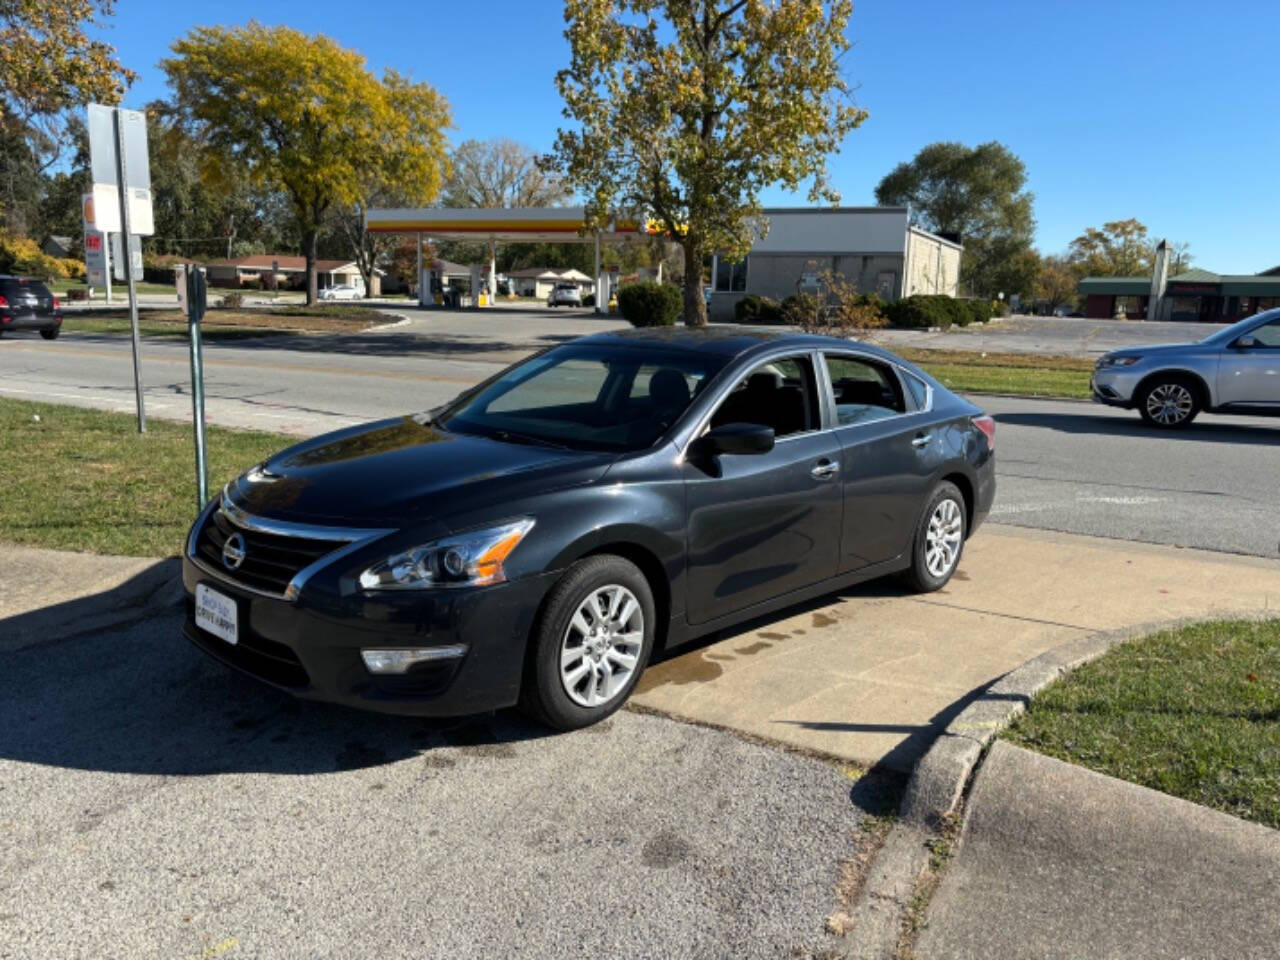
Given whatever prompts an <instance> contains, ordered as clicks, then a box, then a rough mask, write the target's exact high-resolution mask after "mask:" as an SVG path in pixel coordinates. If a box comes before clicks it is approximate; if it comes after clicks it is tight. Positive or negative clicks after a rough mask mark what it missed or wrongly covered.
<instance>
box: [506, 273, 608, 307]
mask: <svg viewBox="0 0 1280 960" xmlns="http://www.w3.org/2000/svg"><path fill="white" fill-rule="evenodd" d="M507 279H508V280H509V281H510V282H511V284H512V293H514V294H515V295H516V296H517V297H536V298H537V299H539V300H542V299H545V298H546V297H548V296H550V295H551V291H552V290H553V289H555V285H556V284H557V283H566V282H567V283H576V284H577V285H578V289H579V290H580V291H582V292H583V293H590V292H591V291H592V290H594V289H595V286H596V285H595V281H594V280H592V279H591V278H590V277H589V276H587V275H586V274H585V273H583V272H582V271H581V270H574V269H572V268H570V269H567V270H559V269H553V268H551V267H527V268H525V269H524V270H511V271H508V273H507Z"/></svg>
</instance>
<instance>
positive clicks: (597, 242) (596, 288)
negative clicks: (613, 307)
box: [595, 230, 609, 316]
mask: <svg viewBox="0 0 1280 960" xmlns="http://www.w3.org/2000/svg"><path fill="white" fill-rule="evenodd" d="M600 280H601V277H600V231H599V230H597V231H596V287H595V294H596V315H597V316H599V315H600V314H602V313H604V312H605V310H608V309H609V304H608V303H606V304H604V309H601V304H600V296H601V290H600V287H601V282H600Z"/></svg>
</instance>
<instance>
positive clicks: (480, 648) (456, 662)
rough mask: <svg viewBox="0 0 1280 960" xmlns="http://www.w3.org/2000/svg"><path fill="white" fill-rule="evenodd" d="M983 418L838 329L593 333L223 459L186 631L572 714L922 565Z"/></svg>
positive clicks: (989, 478)
mask: <svg viewBox="0 0 1280 960" xmlns="http://www.w3.org/2000/svg"><path fill="white" fill-rule="evenodd" d="M994 432H995V427H994V423H993V422H992V420H991V418H990V417H987V416H984V415H983V413H982V411H981V410H979V409H978V408H977V407H975V406H973V405H972V404H970V403H968V402H967V401H965V400H963V399H961V398H960V397H957V396H956V395H954V394H952V393H951V392H949V391H948V390H946V389H945V388H944V387H942V386H941V385H940V384H938V383H937V382H936V381H935V380H933V379H931V378H930V377H929V376H928V375H926V374H925V373H923V372H922V371H920V370H919V369H917V368H916V367H914V366H913V365H911V364H910V363H907V362H906V361H904V360H901V359H899V358H897V357H895V356H894V355H892V354H890V353H887V352H885V351H883V350H880V349H877V348H875V347H872V346H869V345H864V344H860V343H856V342H852V341H846V340H836V339H830V338H826V337H817V336H808V335H802V334H791V333H782V334H773V335H769V334H758V333H743V332H740V331H736V330H715V331H695V330H686V329H683V328H680V329H663V330H637V331H628V332H624V333H607V334H599V335H596V336H591V337H586V338H584V339H580V340H575V341H573V342H570V343H567V344H564V345H562V346H558V347H555V348H553V349H551V350H548V351H545V352H543V353H541V354H537V355H535V356H533V357H531V358H529V359H526V360H524V361H523V362H521V363H517V364H516V365H514V366H512V367H510V368H509V369H507V370H504V371H502V372H501V373H499V374H497V375H496V376H494V377H493V378H491V379H490V380H488V381H486V382H484V383H482V384H480V385H478V386H477V387H475V388H473V389H471V390H469V391H467V392H465V393H463V394H462V395H461V396H459V397H458V398H457V399H455V400H454V401H452V402H451V403H448V404H446V405H444V406H442V407H439V408H437V409H434V410H431V411H429V412H426V413H421V414H417V415H413V416H405V417H400V418H396V419H390V420H383V421H379V422H376V423H372V424H368V425H366V426H360V427H355V428H351V429H347V430H342V431H339V432H336V433H331V434H328V435H325V436H321V437H316V438H314V439H312V440H308V441H306V442H304V443H301V444H298V445H297V446H294V447H291V448H289V449H287V450H284V451H282V452H281V453H279V454H277V455H275V456H273V457H271V458H270V459H268V460H266V461H264V462H263V463H261V464H259V465H257V466H255V467H254V468H253V469H251V470H249V471H248V472H246V473H245V474H243V475H242V476H240V477H238V478H237V479H236V480H234V481H232V482H231V483H229V484H228V485H227V486H226V488H225V489H224V490H223V491H222V493H221V495H220V496H217V497H215V498H214V499H213V500H212V501H211V502H210V503H209V504H208V506H207V507H206V508H205V509H204V510H203V511H202V512H201V514H200V516H199V517H198V519H197V520H196V522H195V525H194V526H193V527H192V529H191V533H190V535H189V537H188V540H187V545H186V550H185V562H184V566H183V577H184V582H185V586H186V589H187V592H188V603H187V620H186V624H185V627H184V633H185V635H186V637H187V638H188V639H189V640H191V641H192V642H193V643H194V644H195V645H196V646H198V647H199V648H200V649H201V650H203V651H205V652H206V653H209V654H211V655H212V656H214V657H216V658H217V659H219V660H221V661H223V662H225V663H227V664H229V665H230V666H232V667H235V668H238V669H240V670H242V671H245V672H247V673H249V674H252V675H253V676H255V677H258V678H260V679H262V680H264V681H266V682H268V683H271V684H274V685H275V686H277V687H280V688H283V689H285V690H288V691H291V692H293V693H295V694H297V695H299V696H302V697H307V698H312V699H317V700H326V701H332V702H337V703H342V704H348V705H351V706H357V707H363V708H367V709H373V710H382V711H387V712H396V713H409V714H419V715H454V714H466V713H474V712H480V711H485V710H492V709H496V708H500V707H507V706H511V705H514V704H519V705H521V706H522V707H523V708H524V709H525V710H526V711H527V712H529V713H530V714H531V715H533V716H534V717H536V718H538V719H540V720H541V721H542V722H544V723H546V724H548V725H550V726H552V727H555V728H559V729H571V728H575V727H580V726H584V725H586V724H589V723H593V722H595V721H597V720H599V719H601V718H603V717H605V716H607V715H608V714H609V713H611V712H612V711H614V710H616V709H618V707H619V706H621V705H622V703H623V702H624V701H625V700H626V699H627V697H628V696H629V695H630V693H631V691H632V690H633V689H634V688H635V685H636V682H637V681H638V679H639V678H640V674H641V672H642V671H643V670H644V668H645V665H646V664H647V663H648V662H649V659H650V657H651V655H652V654H653V652H654V650H655V649H671V648H674V647H676V646H678V645H680V644H683V643H686V642H688V641H690V640H692V639H694V638H696V637H698V636H701V635H705V634H707V633H710V632H713V631H716V630H719V629H721V628H724V627H728V626H731V625H733V624H735V623H738V622H740V621H743V620H746V619H748V618H751V617H758V616H760V615H761V614H765V613H768V612H770V611H772V610H776V609H778V608H781V607H784V606H787V605H789V604H794V603H796V602H798V601H803V600H806V599H809V598H812V597H816V596H819V595H822V594H825V593H829V592H832V591H834V590H838V589H840V588H843V587H845V586H848V585H850V584H853V583H857V582H859V581H863V580H869V579H871V578H874V577H881V576H885V575H888V574H896V575H899V576H901V577H902V578H903V579H904V580H905V581H906V583H907V584H909V585H910V587H911V588H913V589H915V590H918V591H930V590H937V589H939V588H940V587H942V586H943V585H944V584H946V583H947V581H948V580H949V579H950V578H951V576H952V574H953V573H954V572H955V570H956V566H957V564H959V562H960V559H961V555H962V552H963V550H964V545H965V540H966V538H968V536H969V535H970V534H971V533H972V532H973V531H974V530H975V529H976V528H977V526H978V524H979V523H981V522H982V520H983V519H984V518H985V517H986V515H987V514H988V512H989V511H990V509H991V504H992V500H993V498H994V495H995V462H994Z"/></svg>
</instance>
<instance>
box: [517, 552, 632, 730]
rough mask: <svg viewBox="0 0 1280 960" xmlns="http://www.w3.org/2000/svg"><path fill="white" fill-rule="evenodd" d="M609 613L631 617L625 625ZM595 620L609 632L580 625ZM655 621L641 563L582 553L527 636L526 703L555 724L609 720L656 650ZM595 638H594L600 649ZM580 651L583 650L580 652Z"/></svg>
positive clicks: (539, 717) (538, 717) (524, 707)
mask: <svg viewBox="0 0 1280 960" xmlns="http://www.w3.org/2000/svg"><path fill="white" fill-rule="evenodd" d="M601 598H603V602H604V604H605V606H606V609H605V610H603V611H602V610H601V607H600V605H599V604H600V602H601ZM615 601H616V605H615ZM593 604H594V607H593V606H592V605H593ZM632 604H634V609H632ZM591 609H594V610H596V611H597V612H598V613H600V614H601V616H600V618H599V619H598V620H594V621H593V618H591V617H589V616H588V613H589V611H590V610H591ZM608 613H613V614H618V615H620V616H622V617H624V618H625V619H624V620H623V622H622V625H621V627H620V628H614V627H613V626H612V624H611V623H610V621H609V619H608V618H607V616H606V614H608ZM637 618H639V620H637ZM595 623H598V624H600V625H602V626H605V627H606V632H605V633H604V634H600V635H595V636H593V635H591V634H589V633H587V632H585V631H583V630H582V629H580V626H582V625H594V624H595ZM655 626H656V620H655V608H654V603H653V591H652V589H651V588H650V587H649V581H648V580H646V579H645V576H644V574H643V573H641V572H640V568H639V567H637V566H636V565H635V564H634V563H632V562H631V561H629V560H624V559H623V558H622V557H617V556H612V555H601V556H595V557H587V558H585V559H583V560H579V561H578V562H577V563H575V564H574V565H573V566H572V567H570V568H569V569H568V571H567V572H566V573H565V575H564V576H563V577H561V578H560V580H559V581H558V582H557V583H556V585H555V586H554V587H552V588H551V592H550V593H549V594H547V599H546V602H545V603H544V604H543V609H542V613H541V615H540V616H539V618H538V622H537V624H536V625H535V626H534V629H533V635H532V636H531V637H530V638H529V639H530V648H531V649H530V655H529V660H528V661H527V667H526V669H525V677H524V690H523V692H522V694H521V698H520V707H521V709H522V710H523V711H524V712H525V713H526V714H527V715H529V716H530V717H532V718H533V719H535V720H537V721H539V722H541V723H544V724H546V725H547V726H549V727H552V728H554V729H556V730H577V729H578V728H580V727H585V726H589V725H590V724H593V723H598V722H599V721H601V720H603V719H604V718H605V717H607V716H609V715H610V714H611V713H613V712H614V711H615V710H617V709H618V708H619V707H621V706H622V705H623V704H624V703H626V701H627V698H628V697H629V696H630V695H631V691H632V690H633V689H635V685H636V682H637V681H638V680H639V679H640V674H641V673H643V672H644V668H645V665H646V664H648V662H649V654H650V653H651V652H652V650H653V637H654V628H655ZM624 638H625V639H624ZM589 644H596V647H595V652H591V651H590V650H589V649H588V645H589ZM578 650H583V651H584V652H583V653H581V654H577V655H576V656H575V652H576V651H578ZM628 660H630V664H629V666H628V665H627V662H628ZM562 664H563V666H562ZM624 671H625V672H624ZM602 684H603V686H602ZM610 684H612V685H613V686H612V688H610Z"/></svg>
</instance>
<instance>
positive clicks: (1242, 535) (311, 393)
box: [0, 310, 1280, 557]
mask: <svg viewBox="0 0 1280 960" xmlns="http://www.w3.org/2000/svg"><path fill="white" fill-rule="evenodd" d="M1035 322H1037V323H1056V324H1075V325H1080V324H1081V323H1082V321H1078V320H1050V319H1041V320H1037V321H1035ZM1090 323H1093V324H1095V325H1096V324H1097V323H1098V321H1090ZM617 325H618V324H617V321H614V320H598V319H594V318H591V317H590V316H588V315H586V314H585V313H578V314H576V315H575V314H568V313H563V314H559V313H552V312H551V311H546V310H525V311H501V310H499V311H492V312H486V313H481V314H438V313H435V314H422V313H418V314H415V315H413V317H412V319H411V320H410V322H409V323H408V324H407V325H404V326H401V327H396V328H391V329H387V330H384V331H381V332H376V333H366V334H358V335H350V336H341V337H333V338H307V337H271V338H263V339H250V340H233V341H222V342H211V343H210V344H209V346H208V350H207V361H206V367H205V369H206V388H205V389H206V409H207V412H208V418H209V421H210V422H211V423H215V424H223V425H227V426H239V427H256V428H259V429H266V430H276V431H282V432H288V433H296V434H302V435H311V434H315V433H319V432H322V431H324V430H330V429H335V428H337V427H343V426H348V425H351V424H355V423H359V422H362V421H367V420H371V419H375V418H378V417H383V416H390V415H395V414H401V413H408V412H414V411H418V410H423V409H426V408H429V407H431V406H434V405H436V404H438V403H441V402H443V401H445V400H448V399H449V398H450V397H453V396H455V395H456V394H457V393H458V392H460V391H461V390H463V389H465V388H466V387H468V386H470V385H472V384H474V383H476V382H478V381H479V380H482V379H484V378H485V377H487V376H490V375H491V374H493V373H495V372H497V371H498V370H500V369H501V368H502V367H503V366H505V365H506V364H508V363H511V362H512V361H514V360H516V359H518V358H519V357H521V356H523V355H525V354H527V353H528V352H529V351H530V350H533V349H536V348H538V347H542V346H548V345H552V344H555V343H558V342H562V341H564V340H567V339H570V338H572V337H574V336H580V335H582V334H585V333H590V332H593V331H596V330H601V329H609V328H611V327H615V326H617ZM1123 326H1125V327H1138V326H1142V325H1141V324H1125V325H1123ZM992 329H993V330H994V328H992ZM1183 329H1185V328H1183ZM1108 330H1109V331H1110V328H1108ZM990 335H991V336H994V335H995V334H994V333H992V334H990ZM1125 335H1126V336H1127V335H1128V334H1125ZM1147 335H1148V337H1157V336H1159V335H1160V331H1159V330H1156V329H1155V328H1154V327H1153V328H1152V329H1151V330H1148V331H1147ZM933 336H936V335H933ZM1107 336H1108V337H1109V338H1112V339H1116V338H1118V337H1120V334H1117V333H1115V332H1114V331H1110V332H1108V334H1107ZM143 375H144V381H145V383H146V384H147V403H148V409H149V410H150V412H151V414H152V415H155V416H160V417H167V418H175V419H184V418H188V417H189V416H190V394H189V390H190V370H189V362H188V358H187V348H186V345H185V344H184V343H182V342H180V341H176V340H174V341H168V340H162V339H148V340H146V341H144V344H143ZM0 396H12V397H20V398H24V399H31V400H37V399H45V400H51V401H54V402H61V403H78V404H83V405H88V406H96V407H103V408H106V409H113V410H121V411H132V409H133V384H132V366H131V362H130V358H129V343H128V340H127V338H124V337H119V336H104V335H97V336H95V335H87V334H80V335H76V334H67V335H64V336H63V338H61V339H59V340H57V341H55V342H53V343H48V342H46V341H43V340H41V339H40V338H39V337H37V336H34V335H31V336H13V337H5V338H4V340H3V341H0ZM976 399H977V402H978V403H979V404H980V405H982V406H984V407H985V408H986V409H988V410H989V411H991V412H992V413H994V414H995V415H996V416H997V419H998V421H999V428H998V431H997V470H998V474H999V481H1000V488H999V494H998V497H997V506H996V510H995V513H994V515H993V517H992V519H993V520H994V521H996V522H1000V523H1009V524H1015V525H1020V526H1030V527H1039V528H1042V529H1048V530H1060V531H1066V532H1070V533H1085V534H1093V535H1099V536H1107V537H1116V538H1122V539H1126V540H1141V541H1147V542H1153V543H1164V544H1176V545H1183V546H1195V547H1202V548H1205V549H1211V550H1224V551H1229V552H1236V553H1249V554H1255V555H1258V556H1271V557H1273V556H1276V554H1277V552H1280V523H1278V522H1277V521H1276V519H1275V516H1274V513H1273V502H1274V491H1275V489H1276V482H1275V475H1276V465H1277V463H1280V421H1276V420H1261V419H1248V418H1239V417H1215V416H1204V417H1202V418H1201V419H1200V420H1199V421H1198V422H1197V423H1195V424H1194V425H1193V426H1192V427H1191V429H1189V430H1187V431H1185V432H1182V433H1173V434H1168V433H1159V432H1154V431H1152V430H1149V429H1147V428H1146V427H1145V426H1143V425H1142V423H1141V421H1140V420H1139V419H1138V417H1137V415H1136V414H1133V413H1129V412H1126V411H1118V410H1111V409H1108V408H1105V407H1100V406H1097V405H1094V404H1088V403H1075V402H1068V401H1046V400H1031V399H1007V398H1003V397H981V398H976Z"/></svg>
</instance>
